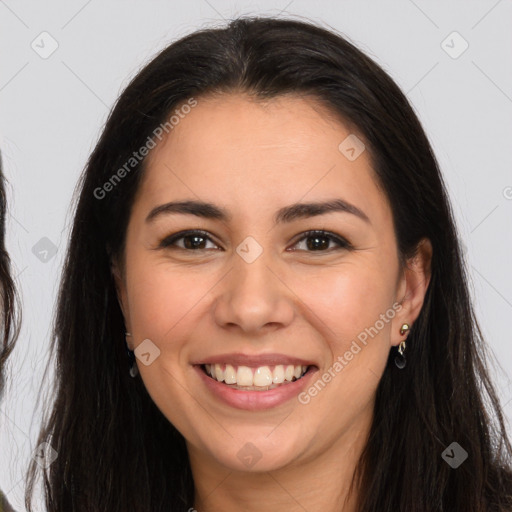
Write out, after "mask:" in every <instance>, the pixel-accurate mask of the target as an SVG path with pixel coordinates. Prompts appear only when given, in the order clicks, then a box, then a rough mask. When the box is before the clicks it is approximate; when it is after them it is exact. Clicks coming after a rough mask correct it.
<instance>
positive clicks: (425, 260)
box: [391, 238, 432, 346]
mask: <svg viewBox="0 0 512 512" xmlns="http://www.w3.org/2000/svg"><path fill="white" fill-rule="evenodd" d="M431 263H432V244H431V243H430V240H429V239H428V238H423V239H422V240H421V241H420V242H419V243H418V246H417V248H416V253H415V254H414V256H412V257H411V258H410V259H408V260H407V261H406V263H405V267H404V268H403V269H402V272H401V275H400V278H399V282H398V288H397V296H396V300H397V302H398V303H399V304H400V305H401V308H400V309H399V310H398V309H397V314H396V315H395V317H394V318H393V321H392V332H391V344H392V345H395V346H396V345H398V344H399V343H400V342H401V341H403V340H405V338H406V334H400V328H401V327H402V325H403V324H408V325H409V327H412V325H413V324H414V322H415V321H416V319H417V318H418V315H419V314H420V311H421V308H422V306H423V301H424V299H425V294H426V293H427V289H428V285H429V283H430V277H431Z"/></svg>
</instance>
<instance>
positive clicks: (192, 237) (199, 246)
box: [183, 235, 205, 249]
mask: <svg viewBox="0 0 512 512" xmlns="http://www.w3.org/2000/svg"><path fill="white" fill-rule="evenodd" d="M190 240H193V242H192V243H188V242H187V241H190ZM198 240H199V242H198ZM204 240H205V237H204V236H202V235H187V236H184V237H183V245H184V246H185V248H186V249H204V247H202V245H203V244H204Z"/></svg>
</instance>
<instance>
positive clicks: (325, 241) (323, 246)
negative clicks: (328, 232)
mask: <svg viewBox="0 0 512 512" xmlns="http://www.w3.org/2000/svg"><path fill="white" fill-rule="evenodd" d="M311 240H313V241H314V243H313V244H311V243H310V241H311ZM319 240H320V241H323V243H322V242H320V243H319ZM306 245H307V247H308V249H310V250H318V249H327V248H328V247H329V239H328V237H326V236H324V235H311V236H309V237H308V238H307V244H306Z"/></svg>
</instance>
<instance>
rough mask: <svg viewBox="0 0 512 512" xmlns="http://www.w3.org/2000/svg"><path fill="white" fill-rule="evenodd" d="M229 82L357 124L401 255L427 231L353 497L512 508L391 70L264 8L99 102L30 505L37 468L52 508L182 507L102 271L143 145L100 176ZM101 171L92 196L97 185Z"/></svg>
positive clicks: (164, 426)
mask: <svg viewBox="0 0 512 512" xmlns="http://www.w3.org/2000/svg"><path fill="white" fill-rule="evenodd" d="M230 91H237V92H238V91H243V92H247V93H249V94H251V95H252V96H254V97H255V98H261V99H264V98H272V97H277V96H279V95H283V94H301V95H310V96H312V97H314V98H316V99H317V100H318V101H321V102H323V104H325V105H326V106H327V107H328V108H329V110H330V111H331V112H333V113H334V114H335V115H339V116H341V118H342V119H344V120H346V121H347V122H349V123H352V124H353V125H354V126H356V127H357V129H358V131H359V132H360V133H361V134H362V136H363V137H364V139H365V144H366V147H367V150H368V151H369V154H370V155H371V158H372V163H373V167H374V170H375V173H376V175H377V179H378V181H379V183H380V185H381V186H382V188H383V190H384V191H385V193H386V194H387V197H388V199H389V202H390V204H391V208H392V212H393V219H394V227H395V233H396V238H397V241H398V247H399V252H400V256H401V257H403V258H405V257H410V256H411V255H413V254H414V252H415V249H416V247H417V244H418V242H419V241H420V240H421V239H422V238H428V239H430V241H431V243H432V246H433V260H432V267H431V268H432V276H431V282H430V285H429V288H428V291H427V294H426V297H425V301H424V305H423V308H422V311H421V313H420V315H419V318H418V319H417V321H416V322H415V324H414V326H413V327H412V329H411V332H410V334H409V338H408V346H409V347H410V348H408V364H407V367H406V368H405V369H403V370H402V371H396V368H395V367H394V364H393V357H394V352H393V351H391V352H390V358H389V361H388V366H387V368H386V369H385V371H384V374H383V376H382V379H381V381H380V384H379V386H378V390H377V396H376V405H375V414H374V421H373V425H372V427H371V432H370V437H369V441H368V443H367V445H366V447H365V450H364V453H363V455H362V457H361V460H360V464H359V466H358V471H357V472H356V475H355V477H356V480H357V481H358V482H359V483H360V485H361V488H362V489H363V490H364V492H362V493H361V496H360V502H359V505H358V510H359V512H392V511H393V512H394V511H397V510H401V511H405V510H407V511H416V512H432V511H434V510H435V511H450V512H452V511H455V510H457V511H458V510H464V511H465V512H477V511H482V510H494V511H505V510H509V509H510V507H511V506H512V474H511V457H512V448H511V444H510V441H509V439H508V437H507V433H506V430H505V426H504V419H503V415H502V411H501V408H500V404H499V402H498V399H497V396H496V393H495V390H494V388H493V386H492V384H491V381H490V378H489V373H488V370H487V367H486V362H485V358H484V355H483V354H485V350H486V348H485V344H484V342H483V341H482V336H481V333H480V330H479V328H478V324H477V321H476V319H475V315H474V313H473V309H472V306H471V302H470V297H469V294H468V286H467V275H466V269H465V266H464V262H463V259H462V257H461V250H460V244H459V240H458V237H457V232H456V228H455V224H454V220H453V215H452V212H451V209H450V205H449V201H448V197H447V193H446V189H445V186H444V183H443V180H442V177H441V174H440V170H439V167H438V163H437V161H436V158H435V156H434V154H433V151H432V148H431V146H430V144H429V141H428V139H427V137H426V135H425V133H424V131H423V129H422V127H421V124H420V122H419V120H418V118H417V117H416V115H415V113H414V111H413V109H412V108H411V106H410V105H409V103H408V101H407V99H406V97H405V96H404V94H403V93H402V92H401V91H400V90H399V88H398V87H397V85H396V84H395V83H394V82H393V80H392V79H391V78H390V77H389V76H388V75H387V74H386V73H385V72H384V71H383V70H382V69H381V68H380V67H379V66H378V65H377V64H376V63H375V62H373V61H372V60H371V59H370V58H368V57H367V56H366V55H364V54H363V53H362V52H361V51H360V50H358V49H357V48H356V47H355V46H354V45H353V44H351V43H350V42H349V41H347V40H346V39H345V38H344V37H343V36H342V35H340V34H337V33H335V32H334V31H330V30H326V29H324V28H322V27H319V26H316V25H313V24H311V23H305V22H302V21H295V20H286V19H281V18H279V19H277V18H271V17H266V18H258V17H254V18H239V19H235V20H233V21H231V22H230V23H229V24H228V25H227V26H226V27H224V28H214V29H203V30H199V31H197V32H195V33H193V34H190V35H188V36H186V37H183V38H182V39H180V40H178V41H176V42H174V43H173V44H171V45H170V46H168V47H167V48H166V49H164V50H163V51H162V52H161V53H159V55H157V56H156V57H155V58H154V59H153V60H152V61H151V62H150V63H149V64H148V65H146V66H145V67H144V68H143V69H142V70H141V71H140V72H139V73H138V74H137V76H136V77H135V78H134V79H133V80H132V81H131V83H130V84H129V85H128V87H127V88H126V89H125V91H124V92H123V93H122V94H121V96H120V97H119V99H118V101H117V103H116V105H115V107H114V108H113V110H112V112H111V114H110V116H109V119H108V121H107V123H106V126H105V128H104V130H103V133H102V135H101V138H100V140H99V142H98V143H97V145H96V147H95V149H94V151H93V153H92V154H91V156H90V158H89V161H88V163H87V166H86V169H85V171H84V173H83V175H82V178H81V181H80V183H79V189H78V190H79V196H78V204H77V207H76V214H75V218H74V224H73V228H72V233H71V240H70V243H69V248H68V252H67V256H66V260H65V265H64V271H63V276H62V281H61V285H60V291H59V297H58V305H57V316H56V321H55V325H54V332H53V345H52V350H53V351H54V353H55V354H56V358H57V374H56V397H55V400H54V403H53V408H52V409H51V410H50V411H48V414H47V417H46V419H45V422H44V426H43V428H42V431H41V435H40V438H39V442H43V441H47V440H48V439H50V438H51V443H52V446H53V448H54V449H55V450H56V451H57V453H58V457H57V459H56V460H55V461H54V462H53V463H52V464H51V465H50V466H49V467H48V468H47V469H45V470H40V469H39V468H38V466H37V465H36V464H35V463H32V465H31V468H30V471H29V486H28V491H27V506H28V508H29V510H31V508H30V492H31V489H32V486H33V483H34V481H35V478H36V475H37V474H38V473H39V471H41V473H42V477H43V481H44V489H45V496H46V507H47V510H48V512H79V511H80V512H81V511H84V512H85V511H87V512H90V511H95V512H99V511H108V512H118V511H119V512H121V511H122V512H125V511H126V510H130V511H134V512H149V511H151V512H160V511H162V512H163V511H166V512H169V511H186V510H188V509H189V508H190V507H191V506H192V505H193V496H194V483H193V480H192V476H191V472H190V467H189V462H188V457H187V452H186V448H185V443H184V439H183V436H182V435H181V434H180V433H179V432H178V431H177V430H176V429H175V428H174V426H173V425H172V424H170V423H169V421H168V420H167V419H166V418H165V417H164V416H163V415H162V413H161V412H160V411H159V410H158V409H157V407H156V406H155V404H154V403H153V402H152V400H151V397H150V396H149V395H148V393H147V391H146V390H145V388H144V385H143V382H142V381H141V380H140V378H137V379H132V378H130V377H129V375H128V359H127V356H126V347H125V339H124V322H123V316H122V314H121V311H120V308H119V304H118V301H117V297H116V292H115V284H114V281H113V279H112V275H111V266H110V265H111V258H112V257H116V258H119V259H120V260H122V254H123V251H124V242H125V235H126V228H127V224H128V219H129V215H130V209H131V205H132V203H133V200H134V196H135V193H136V192H137V189H138V186H139V184H140V180H141V176H142V175H143V173H144V169H145V159H142V160H141V161H140V162H137V163H136V164H135V165H134V166H133V167H132V168H131V169H129V172H125V173H124V174H123V176H122V179H120V180H116V181H115V182H113V181H109V180H111V178H112V176H113V175H114V174H116V173H117V171H118V169H121V168H123V165H125V163H126V162H127V161H128V160H129V159H130V157H131V156H132V154H133V152H134V151H137V149H138V148H140V147H142V146H143V145H144V144H145V142H146V140H147V138H148V137H149V136H151V134H152V133H153V132H154V130H155V129H156V128H157V127H158V126H159V125H160V124H162V123H164V122H165V121H166V119H167V117H168V116H169V115H170V113H171V111H172V110H173V109H174V108H175V107H176V106H178V105H179V104H180V103H182V102H185V101H186V100H187V99H189V98H190V97H192V96H193V97H195V98H197V99H200V97H201V95H202V94H207V93H210V92H227V93H229V92H230ZM125 170H126V169H125ZM117 175H118V176H119V174H117ZM107 182H109V183H111V186H110V187H109V192H108V195H106V196H103V195H102V194H100V193H98V190H101V189H102V187H103V190H104V189H105V188H104V184H105V183H107ZM453 441H456V442H457V443H458V444H459V445H460V446H461V447H463V448H464V450H465V451H466V452H467V453H468V455H469V456H468V458H467V460H466V461H464V462H463V463H462V464H461V465H460V466H459V467H458V468H457V469H453V468H452V467H450V466H449V465H448V464H447V463H446V462H445V460H443V458H442V457H441V454H442V453H443V451H444V450H445V448H446V447H448V446H449V445H450V444H451V443H452V442H453ZM340 485H341V484H340Z"/></svg>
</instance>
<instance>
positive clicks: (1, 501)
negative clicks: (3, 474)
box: [0, 491, 14, 512]
mask: <svg viewBox="0 0 512 512" xmlns="http://www.w3.org/2000/svg"><path fill="white" fill-rule="evenodd" d="M0 512H14V510H13V508H12V507H11V506H10V505H9V503H8V501H7V498H6V497H5V496H4V494H3V492H2V491H0Z"/></svg>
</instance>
